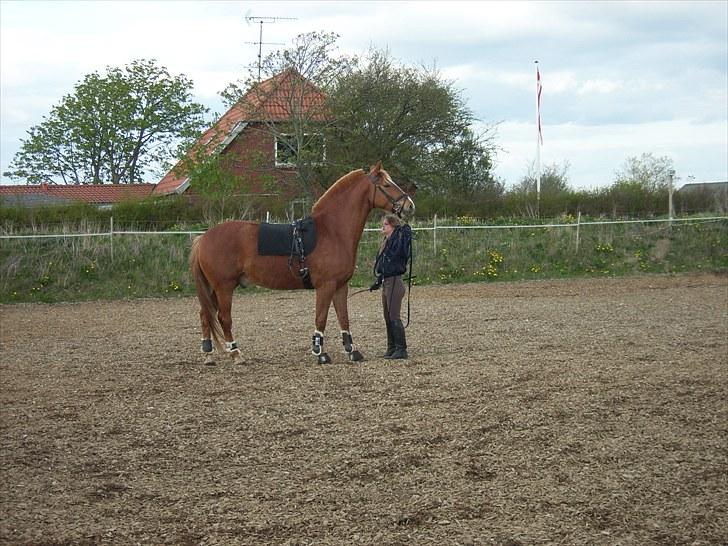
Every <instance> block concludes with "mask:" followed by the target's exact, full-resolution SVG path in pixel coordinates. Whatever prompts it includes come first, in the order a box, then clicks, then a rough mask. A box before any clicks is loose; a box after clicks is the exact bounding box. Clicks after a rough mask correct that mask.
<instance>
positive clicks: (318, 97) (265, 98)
mask: <svg viewBox="0 0 728 546" xmlns="http://www.w3.org/2000/svg"><path fill="white" fill-rule="evenodd" d="M325 99H326V98H325V95H324V94H323V92H322V91H321V90H319V89H318V88H317V87H316V86H315V85H313V84H312V83H311V82H309V81H308V80H306V79H305V78H304V77H303V76H301V75H300V74H299V73H298V72H296V70H294V69H292V68H289V69H288V70H284V71H283V72H281V73H280V74H277V75H276V76H273V77H272V78H269V79H267V80H264V81H262V82H260V83H258V84H256V85H254V86H253V87H251V88H250V89H249V90H248V92H247V93H245V95H243V97H242V98H241V99H240V100H239V101H238V102H237V103H235V104H234V105H233V106H232V108H230V110H228V111H227V112H225V114H224V115H223V116H222V117H221V118H220V119H219V120H218V121H217V123H215V124H214V125H213V126H212V127H210V128H209V129H208V130H207V131H205V133H204V134H203V135H202V136H201V137H200V138H199V140H198V141H197V143H195V145H194V146H193V147H192V150H195V151H197V150H200V149H202V150H203V152H204V153H205V154H208V155H209V154H211V153H213V152H215V151H216V150H217V148H218V146H219V145H220V144H222V143H225V144H229V142H225V141H226V139H228V137H230V136H235V135H233V132H234V131H235V129H236V128H240V127H241V125H240V124H242V123H249V122H256V121H258V122H260V121H268V122H271V121H272V122H281V121H286V120H287V119H290V117H291V115H292V113H295V111H299V112H309V115H310V116H311V118H312V119H313V120H314V121H324V120H325V119H326V116H325V114H324V111H323V107H324V103H325ZM292 110H293V112H292ZM311 112H313V114H311ZM188 155H189V154H188ZM181 163H182V162H178V163H177V165H175V167H174V168H173V169H172V170H170V171H169V172H168V173H167V174H166V175H164V177H163V178H162V179H161V180H160V181H159V184H157V187H156V188H155V189H154V193H156V194H162V195H165V194H169V193H174V192H175V191H177V189H178V188H179V187H180V186H181V185H182V184H183V183H184V182H185V181H186V180H187V176H186V175H185V174H184V173H183V172H181V171H182V169H181Z"/></svg>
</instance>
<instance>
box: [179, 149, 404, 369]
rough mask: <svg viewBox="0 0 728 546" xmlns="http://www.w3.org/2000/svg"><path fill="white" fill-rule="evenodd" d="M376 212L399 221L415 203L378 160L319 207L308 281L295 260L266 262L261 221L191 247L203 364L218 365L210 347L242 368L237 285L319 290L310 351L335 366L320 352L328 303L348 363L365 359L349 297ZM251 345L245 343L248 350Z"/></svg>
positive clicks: (225, 226) (213, 231) (237, 225)
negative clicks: (235, 319) (235, 322)
mask: <svg viewBox="0 0 728 546" xmlns="http://www.w3.org/2000/svg"><path fill="white" fill-rule="evenodd" d="M373 208H379V209H384V210H386V211H388V212H394V213H396V214H398V215H400V216H401V215H408V214H410V213H412V212H414V208H415V204H414V202H413V201H412V199H411V197H410V196H409V195H408V194H407V193H406V192H404V191H403V190H402V189H401V188H400V187H399V186H397V184H395V183H394V182H393V181H392V178H391V177H390V176H389V174H388V173H387V172H386V171H385V170H384V169H382V163H381V161H380V162H378V163H377V164H376V165H375V166H374V167H372V168H371V170H370V171H369V172H366V171H365V170H363V169H359V170H356V171H352V172H350V173H349V174H347V175H345V176H343V177H341V178H340V179H339V180H338V181H336V183H335V184H334V185H333V186H331V187H330V188H329V189H328V190H327V191H326V192H325V193H324V194H323V195H322V196H321V198H320V199H319V200H318V201H317V202H316V203H315V204H314V206H313V208H312V211H311V217H312V218H313V221H314V225H315V230H316V236H317V242H316V246H315V248H314V249H313V251H312V252H311V253H310V254H309V255H308V256H306V257H305V263H306V267H307V268H308V273H309V275H308V279H304V278H302V276H301V275H300V273H299V271H298V268H292V267H291V262H292V258H291V257H290V256H261V255H260V254H259V252H258V232H259V229H260V226H259V224H258V223H257V222H244V221H228V222H223V223H222V224H219V225H217V226H215V227H213V228H210V229H209V230H208V231H207V232H205V233H204V234H203V235H200V236H199V237H197V238H195V240H194V241H193V243H192V250H191V253H190V267H191V269H192V275H193V277H194V279H195V285H196V287H197V297H198V299H199V301H200V322H201V324H202V352H203V353H204V354H205V356H206V358H205V363H206V364H214V359H213V357H212V352H213V342H214V343H215V345H216V346H217V347H219V348H221V349H222V348H223V345H222V344H223V340H224V342H225V345H224V350H225V351H226V352H228V353H230V356H231V357H232V359H233V362H235V363H240V362H242V355H241V352H240V348H239V347H238V345H237V343H236V342H235V338H234V336H233V334H232V315H231V307H232V297H233V291H234V290H235V287H236V286H238V285H240V286H246V285H247V284H251V283H252V284H255V285H258V286H263V287H266V288H273V289H280V290H296V289H301V288H304V281H305V280H308V281H309V282H310V284H309V287H311V285H312V287H313V288H315V289H316V320H315V326H316V329H315V331H314V334H313V342H312V349H311V352H312V353H313V355H314V356H316V357H317V360H318V362H319V363H320V364H327V363H330V362H331V358H330V357H329V355H328V354H326V352H324V350H323V344H324V330H325V329H326V320H327V318H328V314H329V307H330V305H331V302H332V301H333V303H334V309H335V310H336V317H337V319H338V322H339V326H340V328H341V336H342V342H343V344H344V350H345V352H346V353H347V355H348V357H349V360H351V361H353V362H357V361H360V360H363V359H364V357H363V355H362V354H361V353H360V352H359V351H355V350H354V347H353V341H352V337H351V332H350V331H349V310H348V307H347V296H348V293H349V284H348V283H349V279H351V276H352V275H353V274H354V267H355V264H356V253H357V248H358V245H359V240H360V239H361V236H362V233H363V231H364V225H365V223H366V219H367V216H368V215H369V212H370V211H371V210H372V209H373ZM246 345H247V344H246Z"/></svg>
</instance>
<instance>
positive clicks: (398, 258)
mask: <svg viewBox="0 0 728 546" xmlns="http://www.w3.org/2000/svg"><path fill="white" fill-rule="evenodd" d="M411 252H412V228H410V227H409V226H408V225H407V224H403V225H400V226H397V227H396V228H394V231H393V232H392V235H390V237H389V239H387V242H386V243H385V244H384V248H383V249H382V250H381V251H380V252H379V254H377V260H376V262H374V274H375V275H376V276H377V281H378V282H379V283H381V281H382V279H386V278H387V277H395V276H397V275H403V274H404V273H405V272H406V271H407V261H408V260H409V258H410V253H411Z"/></svg>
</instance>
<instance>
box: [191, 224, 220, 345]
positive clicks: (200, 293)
mask: <svg viewBox="0 0 728 546" xmlns="http://www.w3.org/2000/svg"><path fill="white" fill-rule="evenodd" d="M201 240H202V235H198V236H197V237H195V239H194V240H193V241H192V249H191V250H190V269H191V270H192V277H193V278H194V279H195V287H196V288H197V299H198V300H200V311H201V312H202V315H203V317H204V318H205V320H206V321H207V324H209V325H210V334H211V335H212V340H213V341H214V342H215V345H217V347H218V349H220V347H222V341H223V339H224V335H223V332H222V326H221V325H220V321H219V320H218V318H217V304H216V303H215V300H214V299H213V297H212V287H211V286H210V283H209V281H208V280H207V277H206V276H205V273H204V272H203V271H202V268H201V267H200V241H201Z"/></svg>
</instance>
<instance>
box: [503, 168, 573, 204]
mask: <svg viewBox="0 0 728 546" xmlns="http://www.w3.org/2000/svg"><path fill="white" fill-rule="evenodd" d="M570 166H571V165H570V164H569V162H568V161H564V164H563V165H559V164H558V163H550V164H547V165H544V166H543V169H542V170H541V184H540V186H541V188H540V189H541V195H549V196H557V195H559V194H564V193H568V192H570V191H571V188H570V186H569V174H568V172H569V167H570ZM537 178H538V173H537V172H536V165H535V163H531V165H530V166H529V167H528V172H527V173H526V175H525V176H523V178H521V180H520V181H519V182H518V184H516V185H515V187H514V188H513V191H514V192H516V193H535V192H536V185H537V184H536V182H537Z"/></svg>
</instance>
